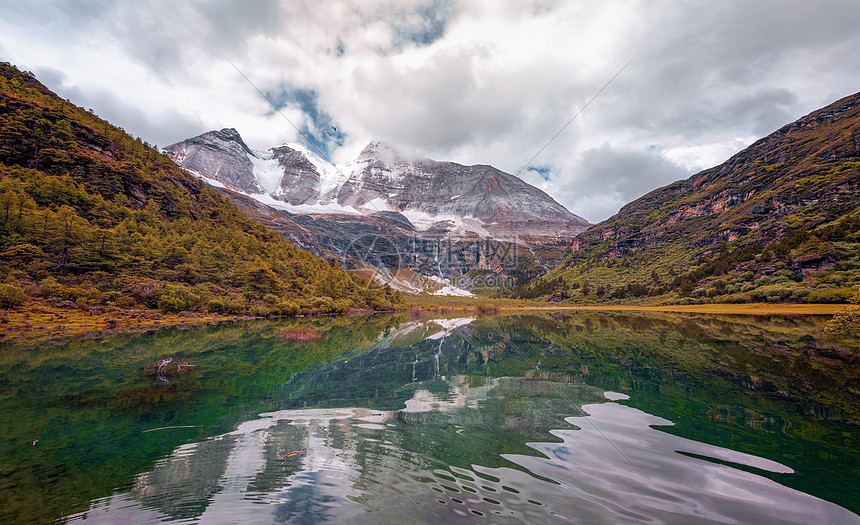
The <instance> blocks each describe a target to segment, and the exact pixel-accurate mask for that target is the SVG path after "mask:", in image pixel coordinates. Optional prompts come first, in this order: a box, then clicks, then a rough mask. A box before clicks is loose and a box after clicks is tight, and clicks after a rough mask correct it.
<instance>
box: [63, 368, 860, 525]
mask: <svg viewBox="0 0 860 525" xmlns="http://www.w3.org/2000/svg"><path fill="white" fill-rule="evenodd" d="M471 379H472V380H471V381H470V380H469V378H466V377H462V376H458V377H453V378H448V379H447V381H448V383H449V386H450V391H451V392H453V394H452V395H451V396H450V397H449V398H447V399H440V398H437V397H436V396H434V395H433V394H432V393H431V392H430V391H428V390H426V389H422V388H418V389H416V390H415V392H414V394H413V396H412V398H411V399H410V400H409V401H407V402H406V408H404V409H403V410H398V411H391V412H388V411H380V410H370V409H366V408H332V409H300V410H283V411H279V412H273V413H269V414H262V415H261V416H262V417H261V418H259V419H256V420H252V421H248V422H245V423H243V424H241V425H240V426H239V427H238V428H237V430H235V431H234V432H230V433H228V434H225V435H223V436H218V437H216V438H212V439H210V440H206V441H204V442H201V443H198V444H196V445H186V446H183V447H180V449H177V451H176V452H175V453H174V454H173V455H171V456H170V457H168V458H166V459H164V460H162V461H160V462H159V463H158V464H157V465H156V467H155V468H154V469H153V470H152V471H150V472H148V473H145V474H142V475H140V476H139V477H138V480H137V483H136V485H135V488H134V489H133V490H132V492H131V494H118V495H115V496H113V497H112V498H107V499H105V500H102V501H99V502H96V503H95V504H94V506H95V507H98V508H96V509H93V510H91V511H90V512H89V513H88V514H87V517H86V520H87V521H92V522H99V521H106V522H116V521H117V520H118V519H120V518H121V519H123V520H127V521H129V522H135V523H143V522H146V521H147V520H149V521H158V520H161V519H164V518H165V517H168V516H170V517H173V518H178V517H185V518H194V519H195V520H199V521H201V522H224V521H234V522H242V523H273V522H289V523H320V522H326V521H334V522H343V523H346V522H348V523H381V522H402V521H403V519H404V516H408V520H411V521H413V522H416V523H428V522H430V523H432V522H436V521H444V522H446V523H451V524H455V523H471V522H473V521H474V520H477V519H479V517H480V516H484V517H487V518H491V520H490V521H492V522H495V523H562V522H568V521H571V520H572V521H575V522H583V523H592V522H597V523H617V522H632V521H656V522H660V521H663V522H668V523H677V522H692V521H694V522H697V523H699V522H708V521H714V522H721V523H724V522H738V523H761V522H779V523H816V522H830V521H833V522H838V523H853V522H857V521H858V520H857V517H856V516H854V515H853V514H851V513H850V512H848V511H846V510H844V509H842V508H840V507H838V506H836V505H833V504H830V503H827V502H825V501H822V500H820V499H817V498H815V497H812V496H809V495H807V494H804V493H801V492H798V491H795V490H793V489H789V488H786V487H784V486H782V485H779V484H778V483H775V482H773V481H771V480H769V479H767V478H764V477H761V476H758V475H756V474H753V473H749V472H745V471H741V470H738V469H735V468H732V467H729V466H724V465H718V464H715V463H710V462H708V461H704V460H701V459H696V458H694V457H689V456H685V455H682V454H680V453H679V451H680V452H684V453H688V454H695V455H698V456H704V457H712V458H717V459H720V460H724V461H728V462H733V463H737V464H742V465H747V466H750V467H754V468H758V469H763V470H768V471H771V472H782V473H785V472H790V469H789V468H788V467H785V466H784V465H781V464H779V463H776V462H773V461H770V460H767V459H763V458H758V457H755V456H751V455H748V454H743V453H739V452H735V451H731V450H728V449H724V448H720V447H715V446H711V445H707V444H703V443H699V442H696V441H692V440H689V439H684V438H680V437H677V436H673V435H670V434H667V433H665V432H661V431H659V430H656V429H654V428H652V426H655V425H658V426H659V425H671V424H672V423H671V422H670V421H667V420H665V419H662V418H659V417H656V416H652V415H649V414H647V413H645V412H642V411H640V410H637V409H635V408H631V407H628V406H623V405H619V404H617V403H611V402H601V400H603V399H605V398H606V397H615V398H619V399H620V396H623V394H620V395H613V393H604V392H603V391H602V390H600V389H596V388H593V387H589V386H587V385H573V384H561V383H549V382H546V381H525V380H522V379H516V378H496V379H484V380H483V381H480V382H475V381H474V378H471ZM516 394H518V395H519V396H521V397H522V398H523V399H526V400H527V401H528V402H527V403H526V404H524V405H521V406H519V408H515V410H516V411H517V414H516V416H517V417H519V418H520V419H517V420H516V421H509V419H508V418H510V417H511V416H512V414H511V413H510V412H509V411H510V410H512V409H513V408H512V407H515V405H511V404H510V402H509V401H510V400H509V399H508V397H510V396H512V397H517V395H516ZM624 397H626V396H624ZM499 398H502V399H503V400H504V402H503V403H498V404H494V403H493V402H494V401H497V400H499ZM559 407H562V410H563V411H564V413H565V414H571V413H575V414H583V413H587V414H588V415H583V416H577V417H568V418H567V419H566V421H567V422H568V423H570V424H572V425H575V427H578V430H571V429H564V430H552V431H550V432H551V433H552V434H553V435H554V436H555V437H556V438H559V439H561V440H562V442H561V443H558V442H556V443H549V442H533V443H529V447H531V448H532V449H534V450H535V451H537V452H539V453H540V454H539V455H538V456H530V455H524V454H502V457H504V458H505V459H507V460H508V461H510V462H511V463H510V467H504V466H503V467H499V466H496V467H490V466H485V465H484V466H482V465H481V463H485V464H496V465H498V463H499V461H498V459H496V460H493V459H492V458H488V457H486V456H481V455H477V456H476V455H469V454H468V451H467V449H465V448H464V449H463V450H459V451H451V450H446V453H450V454H452V455H451V457H448V458H447V459H446V460H444V461H443V460H442V459H441V458H434V457H432V456H433V455H437V456H438V455H439V454H440V452H439V450H440V449H439V448H433V446H437V447H438V446H440V445H439V444H438V443H434V440H443V442H444V443H445V444H444V445H441V446H443V447H449V446H450V445H451V444H452V443H456V441H450V442H445V441H444V440H445V439H449V438H447V437H446V436H448V435H449V434H451V433H452V432H453V433H455V435H456V437H455V438H453V439H455V440H462V441H463V442H464V443H467V444H468V443H470V442H472V441H470V440H481V441H482V442H481V444H480V446H484V442H486V440H488V439H490V440H497V442H496V443H494V444H493V445H491V448H490V449H491V450H494V451H500V450H503V449H504V448H505V447H510V446H511V445H510V444H506V443H507V442H509V441H517V440H518V439H521V436H525V435H527V432H532V434H531V435H535V434H537V435H544V436H546V432H547V431H546V430H541V428H543V427H542V426H541V425H538V424H537V423H536V422H538V421H540V419H529V418H527V417H525V415H527V414H529V413H546V414H548V415H549V416H554V415H556V414H558V408H559ZM583 409H584V410H585V412H582V410H583ZM493 411H501V413H499V414H495V415H493V414H490V413H491V412H493ZM494 416H499V417H500V418H501V419H497V420H494V419H493V417H494ZM542 417H545V416H542ZM550 419H551V418H550ZM493 421H502V422H504V423H503V424H502V425H496V426H494V425H493ZM553 421H555V422H556V423H554V426H555V427H556V428H558V427H560V426H562V424H561V418H560V417H558V418H557V419H554V420H553ZM509 422H510V423H511V426H510V427H505V428H503V427H504V425H505V424H507V423H509ZM511 429H515V430H516V431H517V432H522V433H521V434H516V433H509V434H505V432H510V431H511ZM598 429H599V431H598ZM547 437H548V436H547ZM522 441H525V439H522V440H521V441H519V443H522ZM474 443H478V441H474ZM463 446H464V447H466V446H467V445H463ZM616 447H617V448H616ZM469 448H471V447H469ZM304 449H307V450H306V451H304V452H303V453H301V454H297V455H295V456H294V457H290V458H288V459H285V458H284V455H286V454H288V453H289V452H291V451H298V450H304ZM619 451H620V452H619ZM621 453H623V456H622V455H621ZM458 454H459V455H458ZM628 459H629V462H628ZM458 461H459V464H460V465H461V466H463V464H464V463H466V464H469V463H471V464H469V465H468V466H469V467H470V468H459V467H457V466H454V465H450V464H449V462H454V463H457V462H458ZM631 462H632V465H631ZM512 467H513V468H512ZM261 503H265V504H268V505H261ZM77 518H79V519H80V518H83V516H77ZM126 518H127V519H126Z"/></svg>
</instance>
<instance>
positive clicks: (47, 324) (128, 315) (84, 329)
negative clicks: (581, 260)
mask: <svg viewBox="0 0 860 525" xmlns="http://www.w3.org/2000/svg"><path fill="white" fill-rule="evenodd" d="M416 299H417V298H416ZM423 299H424V298H423V297H422V298H420V299H418V301H415V300H414V299H413V301H407V306H406V308H405V309H404V310H398V311H406V310H408V311H413V312H414V311H420V312H428V313H442V314H447V313H453V312H458V311H462V312H475V313H477V314H478V315H486V314H491V313H500V312H504V313H515V312H563V311H571V312H575V311H620V312H672V313H690V314H724V315H765V316H770V315H777V316H779V315H787V316H794V315H834V314H836V313H837V312H839V311H840V310H842V309H843V308H844V307H845V305H842V304H771V303H744V304H697V305H653V306H645V305H619V304H609V305H557V304H553V305H545V306H544V305H535V304H534V303H531V304H529V303H526V304H515V303H514V304H512V303H507V302H505V303H502V304H500V303H499V302H497V301H481V300H475V299H472V300H470V301H463V302H460V303H459V304H443V305H434V304H432V302H429V303H428V302H425V301H424V300H423ZM410 302H411V303H412V304H410ZM5 312H6V319H5V320H4V322H3V323H2V324H0V342H10V341H19V342H20V341H27V342H32V343H42V342H48V341H55V340H58V339H66V338H76V337H85V336H92V337H98V336H111V335H119V334H124V333H136V332H145V331H149V330H158V329H161V328H171V327H180V328H190V327H192V326H201V325H206V324H221V323H233V322H240V321H254V320H264V319H268V318H267V317H254V316H236V315H225V314H210V313H200V312H181V313H165V312H161V311H159V310H149V309H126V308H119V307H84V308H79V307H74V308H63V307H60V306H57V305H54V304H51V303H49V302H47V301H44V300H41V299H37V300H30V301H28V302H27V303H26V304H25V305H24V306H22V307H20V308H11V309H9V310H6V311H5ZM375 313H385V312H374V311H367V310H360V311H359V310H355V311H350V312H346V313H343V314H331V315H346V316H350V315H352V316H354V315H368V314H375ZM280 317H284V316H279V317H277V318H280Z"/></svg>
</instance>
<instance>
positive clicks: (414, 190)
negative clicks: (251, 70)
mask: <svg viewBox="0 0 860 525" xmlns="http://www.w3.org/2000/svg"><path fill="white" fill-rule="evenodd" d="M165 152H166V153H167V154H168V155H170V156H171V157H172V158H173V159H174V161H175V162H176V163H177V164H179V165H180V166H182V167H185V168H187V169H189V170H192V171H194V172H196V173H198V174H200V175H201V176H203V177H206V178H208V179H214V180H217V181H220V182H221V183H222V184H224V185H225V186H226V187H228V188H230V189H233V190H236V191H239V192H242V193H244V194H246V195H249V196H257V195H261V194H262V195H265V196H266V198H265V199H260V200H261V202H262V201H267V203H268V202H270V201H271V200H275V201H280V202H282V203H284V204H283V205H281V204H277V205H276V207H278V208H280V209H286V210H288V211H291V212H293V213H309V214H317V213H318V214H325V213H349V214H355V213H365V214H372V213H377V212H400V213H402V214H403V215H404V216H405V217H407V218H408V219H409V220H410V221H411V222H412V224H414V225H415V227H416V228H417V230H418V231H420V232H428V234H430V235H432V236H434V237H462V236H467V237H469V236H471V237H474V236H479V237H484V238H490V237H491V238H506V239H510V238H513V237H516V236H518V235H526V236H537V237H554V238H558V237H570V238H572V237H573V236H575V235H576V234H577V233H579V232H581V231H584V230H585V229H586V228H588V226H590V225H589V223H588V222H587V221H585V220H584V219H582V218H581V217H578V216H576V215H574V214H572V213H571V212H570V211H568V210H567V209H566V208H565V207H564V206H562V205H561V204H559V203H558V202H556V201H555V200H554V199H552V197H550V196H549V195H547V194H546V193H544V192H543V191H541V190H539V189H538V188H535V187H534V186H531V185H529V184H528V183H526V182H524V181H522V180H521V179H519V178H517V177H515V176H513V175H510V174H508V173H505V172H503V171H500V170H497V169H496V168H493V167H492V166H485V165H475V166H463V165H461V164H456V163H453V162H438V161H433V160H430V159H411V158H407V157H406V156H404V155H403V154H401V153H400V152H399V151H398V150H397V149H396V148H395V147H393V146H391V145H390V144H386V143H384V142H379V141H374V142H371V143H370V144H368V145H367V147H365V148H364V150H362V151H361V153H360V154H359V155H358V157H357V158H356V159H354V160H352V161H349V162H347V163H345V164H344V165H343V166H341V167H338V166H334V165H332V164H330V163H329V162H327V161H326V160H325V159H323V158H321V157H320V156H318V155H316V154H315V153H313V152H312V151H309V150H308V149H307V148H305V147H303V146H301V145H299V144H284V145H281V146H276V147H273V148H270V149H269V150H268V151H259V150H252V149H250V148H249V147H248V146H247V145H246V144H245V143H244V142H243V141H242V138H241V137H240V136H239V133H238V132H237V131H236V130H234V129H230V128H228V129H222V130H220V131H210V132H208V133H204V134H203V135H200V136H197V137H194V138H191V139H188V140H185V141H183V142H180V143H177V144H173V145H171V146H167V147H166V148H165Z"/></svg>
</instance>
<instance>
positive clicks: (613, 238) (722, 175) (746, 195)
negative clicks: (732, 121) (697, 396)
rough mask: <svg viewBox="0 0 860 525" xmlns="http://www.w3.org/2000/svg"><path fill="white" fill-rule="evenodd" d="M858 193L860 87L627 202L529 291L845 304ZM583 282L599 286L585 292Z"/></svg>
mask: <svg viewBox="0 0 860 525" xmlns="http://www.w3.org/2000/svg"><path fill="white" fill-rule="evenodd" d="M858 195H860V93H858V94H854V95H849V96H847V97H844V98H842V99H839V100H837V101H835V102H833V103H832V104H829V105H828V106H826V107H824V108H821V109H819V110H816V111H813V112H811V113H809V114H808V115H806V116H804V117H801V118H800V119H798V120H796V121H795V122H792V123H790V124H786V125H785V126H782V127H781V128H779V129H778V130H776V131H774V132H773V133H771V134H770V135H768V136H766V137H763V138H762V139H759V140H757V141H756V142H754V143H753V144H752V145H750V146H749V147H747V148H745V149H744V150H743V151H741V152H739V153H737V154H735V155H733V156H732V157H731V158H729V159H728V160H727V161H726V162H724V163H722V164H720V165H718V166H715V167H713V168H709V169H707V170H703V171H701V172H699V173H697V174H695V175H693V176H692V177H690V178H688V179H686V180H682V181H678V182H675V183H672V184H669V185H667V186H664V187H662V188H657V189H655V190H653V191H651V192H649V193H648V194H646V195H644V196H643V197H641V198H639V199H636V200H635V201H633V202H631V203H628V204H626V205H625V206H624V207H622V208H621V210H619V212H618V213H617V214H615V215H614V216H612V217H610V218H609V219H607V220H606V221H603V222H601V223H599V224H597V225H594V226H592V227H591V228H590V229H589V230H587V231H586V232H583V233H582V234H580V235H579V236H577V237H576V238H575V239H574V241H573V242H572V243H571V252H572V253H571V254H570V255H569V256H568V257H567V258H566V260H565V262H564V263H563V264H562V265H561V266H560V267H558V268H556V269H555V270H553V271H552V272H550V273H549V274H548V275H547V276H545V277H543V278H541V279H539V280H537V281H535V282H534V283H532V284H531V285H527V286H524V287H523V289H521V290H520V292H519V293H520V294H521V295H522V296H530V297H535V296H541V295H545V296H549V297H551V298H552V299H553V300H576V301H596V300H605V299H609V298H611V299H618V300H624V299H628V298H636V297H646V296H647V297H660V298H661V299H660V300H665V301H669V302H677V301H681V302H684V301H687V302H689V301H693V302H695V301H708V300H715V298H721V299H720V300H724V301H750V300H770V301H780V300H783V301H784V300H794V301H800V300H810V301H825V302H833V301H836V302H844V301H846V300H847V298H848V297H849V296H850V294H851V293H852V292H851V290H853V288H852V286H856V284H852V286H845V285H847V284H849V283H856V280H857V277H858V272H857V269H858V261H857V256H856V249H857V248H858V247H860V246H858V245H857V242H858V240H857V225H858V222H860V218H858V214H857V208H858V205H860V197H858ZM742 275H743V278H741V276H742ZM831 277H832V278H833V279H834V283H830V281H828V279H831ZM837 278H838V279H837ZM835 280H840V282H841V283H842V284H836V281H835ZM583 284H590V286H587V287H586V290H587V291H586V292H585V293H583V292H582V286H583ZM595 285H597V287H595ZM555 289H558V290H559V292H558V293H556V292H555V291H554V290H555ZM607 290H609V292H607ZM598 291H599V292H600V293H597V292H598ZM607 294H608V295H607Z"/></svg>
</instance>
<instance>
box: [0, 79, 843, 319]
mask: <svg viewBox="0 0 860 525" xmlns="http://www.w3.org/2000/svg"><path fill="white" fill-rule="evenodd" d="M0 73H2V74H0V231H2V239H0V257H2V259H0V270H2V272H3V278H2V279H3V282H2V284H0V307H2V308H3V309H4V310H3V311H4V312H7V313H3V314H2V315H3V316H5V317H6V318H7V319H8V315H9V314H8V312H12V313H13V315H17V314H15V312H19V311H21V309H22V308H23V309H26V308H33V307H35V308H37V309H38V308H43V309H45V310H44V311H45V312H52V313H50V315H51V320H50V321H49V322H50V323H52V324H53V326H52V325H50V324H46V325H43V326H42V327H33V326H32V323H30V324H31V326H30V327H27V328H29V329H35V328H39V329H42V330H51V329H54V328H55V327H56V326H62V322H61V321H62V314H58V313H56V312H57V311H58V310H56V309H57V308H66V309H68V310H75V309H77V310H84V311H88V312H96V313H101V314H103V315H108V316H109V315H110V313H111V312H114V313H116V315H119V313H118V312H127V311H137V312H139V313H138V314H137V315H139V316H143V317H145V316H147V315H149V314H148V313H146V312H153V311H156V312H162V313H174V314H180V313H181V314H183V315H184V316H186V317H194V316H198V317H199V316H204V315H224V316H241V315H250V316H257V317H259V316H269V315H301V314H312V313H342V312H347V311H350V310H390V309H400V308H405V304H406V302H405V301H404V297H410V296H413V295H415V296H423V297H432V296H434V295H437V296H441V295H462V296H472V297H473V298H474V300H476V301H486V302H489V303H491V302H493V301H501V300H508V301H520V303H516V302H513V303H509V304H525V303H523V302H522V301H528V302H529V304H536V305H553V306H559V305H568V306H571V305H598V304H604V305H605V304H619V305H620V304H628V305H630V304H635V305H649V304H651V305H659V304H664V305H665V304H710V303H752V302H770V303H813V304H815V303H848V302H850V301H851V300H852V297H853V298H855V300H856V297H857V295H856V294H857V291H858V286H860V212H858V208H860V206H858V205H860V202H858V195H860V192H858V190H860V94H856V95H852V96H849V97H845V98H843V99H841V100H838V101H836V102H834V103H833V104H831V105H829V106H827V107H825V108H822V109H820V110H818V111H815V112H813V113H811V114H809V115H807V116H805V117H803V118H801V119H799V120H797V121H796V122H793V123H790V124H787V125H785V126H784V127H782V128H780V129H779V130H777V131H775V132H774V133H772V134H771V135H769V136H767V137H765V138H763V139H761V140H759V141H757V142H755V143H754V144H752V145H751V146H750V147H748V148H747V149H745V150H743V151H741V152H739V153H738V154H736V155H734V156H733V157H732V158H730V159H729V160H727V161H726V162H725V163H723V164H721V165H719V166H716V167H713V168H710V169H708V170H705V171H703V172H701V173H697V174H695V175H693V176H692V177H690V178H689V179H686V180H682V181H678V182H676V183H673V184H670V185H668V186H666V187H663V188H658V189H655V190H654V191H652V192H650V193H648V194H647V195H645V196H643V197H641V198H639V199H637V200H635V201H633V202H631V203H629V204H627V205H626V206H624V207H623V208H622V209H621V210H620V211H619V212H618V213H617V214H616V215H615V216H613V217H611V218H610V219H608V220H606V221H603V222H601V223H599V224H596V225H592V224H589V223H588V222H587V221H585V220H584V219H582V218H581V217H579V216H577V215H576V214H575V213H573V212H571V211H569V210H567V209H566V208H565V207H564V206H562V205H561V204H559V203H558V202H556V201H555V200H554V199H553V198H552V197H551V196H549V195H547V194H546V193H545V192H543V191H541V190H540V189H538V188H535V187H534V186H531V185H529V184H527V183H525V182H524V181H522V180H521V179H519V178H517V177H515V176H513V175H511V174H508V173H505V172H503V171H501V170H498V169H496V168H494V167H492V166H490V165H473V166H465V165H461V164H457V163H454V162H445V161H436V160H431V159H427V158H415V157H413V156H410V155H407V154H404V153H403V152H401V151H400V150H399V149H398V148H397V147H396V146H395V145H391V144H387V143H384V142H379V141H374V142H371V143H370V144H368V145H367V147H366V148H364V150H363V151H361V153H360V154H359V155H358V156H357V157H356V158H355V159H354V160H352V161H350V162H347V163H345V164H343V165H338V166H335V165H333V164H331V163H329V162H328V161H326V160H325V159H323V158H321V157H320V156H319V155H317V154H315V153H313V152H312V151H310V150H309V149H308V148H306V147H304V146H302V145H299V144H281V145H276V146H273V147H271V148H270V149H268V150H266V151H259V150H255V149H252V148H250V147H249V146H248V145H247V144H246V143H245V142H244V140H243V139H242V137H241V136H240V134H239V133H238V132H237V131H236V130H235V129H232V128H226V129H222V130H215V131H210V132H207V133H204V134H202V135H199V136H196V137H192V138H189V139H186V140H184V141H181V142H179V143H176V144H173V145H170V146H167V147H165V148H163V150H161V151H159V150H157V149H155V148H154V147H152V146H150V145H149V144H147V143H145V142H144V141H142V140H140V139H135V138H134V137H131V136H130V135H128V134H127V133H125V132H124V131H123V130H122V129H120V128H117V127H115V126H113V125H111V124H110V123H108V122H106V121H104V120H102V119H100V118H98V117H97V116H95V115H94V114H92V113H90V112H88V111H86V110H84V109H82V108H79V107H77V106H75V105H74V104H72V103H71V102H69V101H66V100H63V99H60V98H59V97H57V96H56V95H55V94H54V93H52V92H51V91H50V90H48V89H47V88H45V86H43V85H42V84H41V83H40V82H39V81H38V80H37V79H36V78H35V77H34V76H33V75H32V74H30V73H26V72H21V71H19V70H18V69H16V68H15V67H14V66H12V65H9V64H3V65H2V67H0ZM439 300H440V301H444V300H443V299H439ZM28 305H29V306H28ZM34 305H35V306H34ZM46 315H47V314H46ZM852 315H853V314H852ZM58 316H59V317H58ZM40 319H41V318H40ZM0 321H2V318H0ZM25 321H26V319H24V318H22V321H21V322H22V323H23V324H24V325H26V323H25ZM847 326H853V325H851V324H850V323H849V324H848V325H847Z"/></svg>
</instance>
